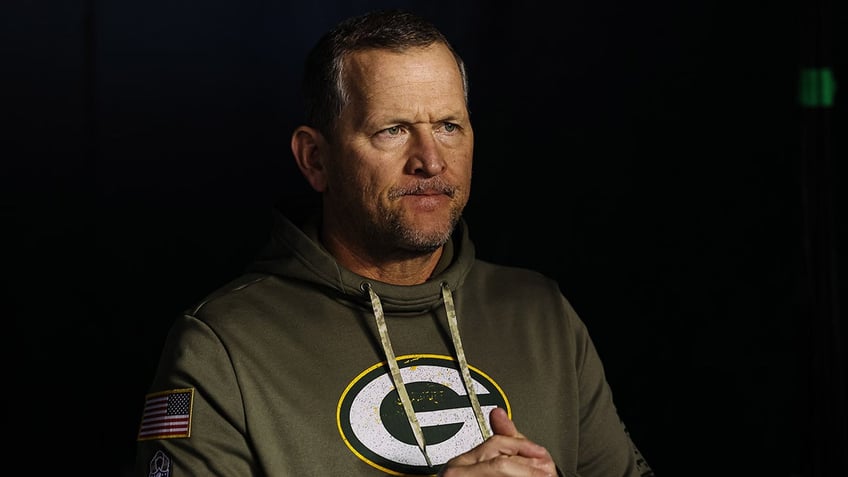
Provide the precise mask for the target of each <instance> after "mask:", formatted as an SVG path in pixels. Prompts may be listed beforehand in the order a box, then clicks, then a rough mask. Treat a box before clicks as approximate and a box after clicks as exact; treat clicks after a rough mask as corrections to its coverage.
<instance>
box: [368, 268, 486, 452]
mask: <svg viewBox="0 0 848 477" xmlns="http://www.w3.org/2000/svg"><path fill="white" fill-rule="evenodd" d="M363 287H364V288H365V289H367V290H368V294H369V295H370V297H371V309H372V310H373V311H374V318H375V319H376V320H377V330H378V331H379V332H380V344H381V345H382V346H383V352H384V353H385V354H386V361H388V364H389V370H390V371H391V375H392V382H393V383H394V385H395V389H396V390H397V392H398V395H399V396H400V400H401V403H402V404H403V410H404V413H405V414H406V419H407V421H408V422H409V425H410V427H412V432H413V434H414V435H415V441H416V442H417V444H418V448H419V449H420V450H421V454H423V455H424V460H425V461H426V462H427V466H429V467H432V466H433V464H432V462H431V461H430V457H429V456H428V455H427V443H426V442H425V440H424V432H423V431H422V430H421V424H419V422H418V418H417V417H416V415H415V409H413V407H412V400H410V399H409V393H407V391H406V385H405V384H404V382H403V377H402V376H401V375H400V368H399V367H398V364H397V359H396V358H395V353H394V350H393V349H392V342H391V340H390V339H389V329H388V327H387V326H386V318H385V316H384V314H383V305H382V303H381V302H380V297H379V296H377V293H375V292H374V289H373V288H372V287H371V284H370V283H364V284H363ZM442 298H443V299H444V302H445V311H446V312H447V316H448V325H449V326H450V333H451V339H452V340H453V345H454V350H455V351H456V358H457V361H458V363H459V371H460V374H461V375H462V381H463V383H464V384H465V390H466V392H467V393H468V398H469V400H470V401H471V407H472V409H473V411H474V417H475V418H476V419H477V425H478V426H479V427H480V433H481V435H482V436H483V440H484V441H485V440H486V439H488V438H489V437H490V436H491V433H490V432H489V428H488V427H487V426H486V420H485V418H484V417H483V411H482V410H481V408H480V401H479V400H478V399H477V392H476V391H475V390H474V383H473V382H472V381H471V372H470V371H469V369H468V362H467V361H466V360H465V351H464V349H463V347H462V341H461V340H460V337H459V325H458V323H457V318H456V308H455V307H454V304H453V296H452V295H451V291H450V288H448V285H447V283H445V282H442Z"/></svg>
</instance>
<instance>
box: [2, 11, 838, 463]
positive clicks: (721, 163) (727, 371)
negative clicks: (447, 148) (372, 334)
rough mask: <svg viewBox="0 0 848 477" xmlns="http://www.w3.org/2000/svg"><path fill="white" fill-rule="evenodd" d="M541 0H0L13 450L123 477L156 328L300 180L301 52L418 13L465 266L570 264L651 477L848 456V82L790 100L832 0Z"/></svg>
mask: <svg viewBox="0 0 848 477" xmlns="http://www.w3.org/2000/svg"><path fill="white" fill-rule="evenodd" d="M555 3H556V5H557V7H556V8H554V4H548V3H542V2H540V3H535V2H531V1H523V2H514V3H505V4H499V5H498V6H497V7H496V6H494V5H493V4H491V2H483V1H470V2H453V3H450V2H449V3H444V2H423V1H406V2H364V1H362V2H299V3H297V4H294V3H293V2H282V1H270V0H267V1H245V2H237V1H234V0H206V1H203V2H189V1H173V0H170V1H163V0H151V1H129V0H111V1H106V0H104V1H93V0H92V1H87V2H86V1H67V2H64V1H53V2H47V1H36V0H32V1H24V0H8V1H4V2H3V6H2V10H0V15H2V16H0V25H2V31H0V34H2V42H0V54H1V55H2V69H3V71H2V73H3V74H2V80H0V81H2V82H0V87H2V93H0V94H2V96H0V99H2V104H0V111H2V120H3V124H2V131H3V132H2V135H3V142H2V145H1V146H0V147H2V149H0V155H2V166H3V177H2V179H3V184H2V188H3V202H2V210H3V212H4V217H5V218H4V227H3V237H4V239H5V240H4V241H6V242H7V244H6V245H5V246H4V250H5V251H6V252H7V254H8V256H7V258H6V259H5V261H4V263H5V264H6V266H5V267H4V270H5V273H4V278H5V279H6V281H7V283H6V285H5V286H4V292H5V294H6V295H7V296H6V299H5V300H4V302H5V304H6V307H7V309H8V307H9V306H10V305H11V310H12V311H11V312H10V313H9V314H4V315H6V316H5V317H6V318H7V320H5V323H6V324H7V325H6V326H4V329H5V330H6V331H5V332H4V333H3V336H4V338H3V339H4V342H5V345H4V347H3V348H4V352H5V353H6V359H5V363H6V370H7V373H6V379H5V380H4V383H5V384H4V391H5V393H4V394H6V395H7V402H11V403H12V405H7V406H5V408H4V409H5V412H6V426H7V428H6V429H5V430H4V434H5V435H6V436H7V437H10V438H11V440H12V441H13V443H14V448H18V450H19V452H18V453H16V454H14V455H16V457H15V458H14V459H12V460H11V462H10V463H9V465H11V466H12V467H13V468H15V467H17V466H20V470H21V471H27V470H29V471H33V472H35V473H34V475H42V474H39V473H38V472H36V471H46V470H47V469H56V470H57V472H56V473H57V474H58V473H60V472H61V474H62V475H117V476H122V477H123V476H124V475H129V474H128V473H127V468H128V465H129V463H130V462H131V460H132V453H133V442H134V438H135V433H136V431H137V425H138V419H139V416H140V414H141V406H142V403H143V396H144V393H145V392H146V391H147V385H148V383H149V380H150V379H151V377H152V373H153V369H154V366H155V363H156V360H157V357H158V352H159V349H160V347H161V345H162V342H163V340H164V336H165V333H166V331H167V329H168V326H169V324H170V322H171V320H173V318H174V317H176V316H177V315H178V314H179V313H180V312H181V311H182V310H183V308H185V307H187V306H189V305H190V304H192V303H193V302H194V301H195V300H198V299H200V298H201V297H202V296H203V295H205V294H206V293H208V292H209V291H211V290H212V289H214V288H216V287H217V286H218V285H221V284H223V283H224V282H225V281H227V280H229V279H230V278H233V277H234V276H235V275H236V274H238V272H239V271H240V270H241V267H243V266H244V265H245V264H246V263H247V262H248V261H249V260H250V258H251V256H252V254H253V253H254V252H255V251H256V249H257V247H259V246H260V245H261V244H262V243H263V241H264V238H265V234H266V233H267V226H268V222H267V218H268V217H267V211H268V209H269V208H270V207H272V206H273V205H275V204H277V205H279V206H281V207H292V206H297V205H298V204H299V203H300V201H301V200H302V196H303V194H304V193H305V192H307V189H306V185H305V182H303V181H302V179H301V177H300V175H299V173H298V171H297V169H296V168H295V166H294V161H293V160H292V158H291V153H290V150H289V146H288V144H289V137H290V133H291V130H292V129H293V128H294V127H295V126H296V125H297V124H298V123H299V121H300V118H301V113H300V103H299V99H298V88H299V78H300V73H301V62H302V60H303V58H304V56H305V55H306V51H307V49H308V48H309V46H311V44H312V43H313V42H314V41H315V40H316V39H317V38H318V36H319V35H320V34H321V33H322V32H323V31H324V30H325V29H326V28H328V27H329V26H330V25H332V24H333V23H335V22H336V21H337V20H339V19H340V18H342V17H344V16H347V15H349V14H353V13H359V12H361V11H363V9H365V8H371V7H377V6H406V7H411V8H413V9H416V10H417V11H419V13H422V14H424V15H425V16H428V17H429V18H431V19H432V20H433V21H434V22H436V24H437V25H439V26H440V27H441V28H442V29H443V31H444V32H445V33H446V34H447V35H448V37H449V38H451V39H452V40H453V42H454V46H455V47H456V48H457V49H458V50H459V52H460V53H461V54H462V55H463V56H464V58H465V60H466V62H467V65H468V70H469V74H470V79H471V110H472V119H473V121H474V126H475V133H476V138H477V146H476V159H475V173H474V174H475V179H474V181H475V182H474V191H473V194H472V201H471V203H470V204H469V207H468V209H467V219H468V221H469V222H470V225H471V232H472V238H474V239H475V242H476V245H477V248H478V252H479V255H480V256H481V257H482V258H485V259H489V260H492V261H496V262H501V263H508V264H516V265H523V266H528V267H532V268H536V269H539V270H540V271H543V272H544V273H546V274H548V275H550V276H551V277H553V278H555V279H557V280H558V281H559V283H560V284H561V287H562V289H563V291H564V293H565V294H566V296H567V297H569V299H570V300H571V301H572V302H573V304H574V306H575V307H576V309H577V311H578V312H579V313H580V314H581V316H582V317H583V319H584V320H585V321H586V323H587V325H588V326H589V329H590V331H591V333H592V334H593V337H594V340H595V344H596V346H597V347H598V349H599V352H600V353H601V356H602V358H603V359H604V361H605V365H606V368H607V373H608V378H609V381H610V383H611V385H612V387H613V391H614V393H615V398H616V402H617V405H618V408H619V411H620V413H621V415H622V416H623V418H624V420H625V422H626V423H627V425H628V427H629V429H630V432H631V434H632V436H633V437H634V440H635V441H636V442H637V444H638V445H639V447H640V448H641V450H642V452H643V454H644V455H645V457H646V458H647V459H648V461H649V462H650V463H651V464H652V466H653V467H654V470H655V471H656V472H657V474H658V475H659V476H661V477H671V476H689V477H691V476H707V475H710V476H711V475H740V476H741V475H745V476H750V475H756V476H760V475H762V476H766V475H767V476H799V477H800V476H804V477H807V476H829V477H832V476H839V475H848V463H846V454H848V452H846V449H848V439H846V433H848V430H847V429H846V400H845V382H846V379H845V374H844V373H845V369H846V366H845V365H846V362H845V348H844V347H845V343H846V331H845V328H846V324H845V314H844V311H843V310H840V308H839V305H840V298H841V300H842V304H843V307H844V297H845V296H846V286H845V281H846V280H845V279H844V276H845V274H846V272H845V270H846V265H845V264H846V259H845V255H846V254H848V252H846V250H845V248H844V247H840V244H841V243H842V242H844V240H840V237H842V238H844V237H846V235H848V230H846V220H845V217H846V210H848V200H846V193H845V191H844V185H845V182H846V165H845V162H846V158H848V155H846V152H848V151H846V140H845V134H846V132H848V129H846V119H845V91H840V90H839V89H838V88H837V94H836V96H835V102H834V103H833V105H832V106H830V107H815V106H804V105H802V104H801V103H799V100H798V98H799V90H800V89H801V87H802V84H801V83H800V81H799V78H800V76H801V72H802V71H804V70H805V69H808V68H829V71H831V72H832V73H833V74H834V76H835V78H836V81H837V86H838V87H841V88H842V89H843V90H844V89H845V88H846V86H848V81H846V78H848V71H846V51H845V49H846V45H848V38H846V33H845V30H846V29H845V27H844V25H845V24H846V20H848V17H846V15H845V10H844V7H841V6H840V7H839V8H836V6H835V5H833V4H831V3H830V2H825V1H818V2H801V1H795V2H782V3H781V2H718V1H713V0H695V1H685V2H681V1H670V0H667V1H657V2H631V1H624V0H617V1H615V2H589V1H576V2H565V3H560V2H555ZM840 81H841V83H840ZM840 275H842V276H843V279H842V280H841V281H840V280H839V277H840ZM8 323H11V325H9V324H8ZM524 431H525V432H526V433H528V434H532V430H524ZM7 468H8V466H7ZM44 475H50V474H49V473H47V474H44Z"/></svg>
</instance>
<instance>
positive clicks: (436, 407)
mask: <svg viewBox="0 0 848 477" xmlns="http://www.w3.org/2000/svg"><path fill="white" fill-rule="evenodd" d="M397 362H398V367H399V368H400V373H401V376H402V377H403V382H404V383H405V384H406V390H407V393H408V394H409V397H410V399H411V401H412V406H413V408H414V409H415V415H416V417H417V419H418V423H419V424H420V425H421V430H422V432H423V433H424V440H425V441H426V443H427V455H428V456H429V457H430V461H431V462H432V463H433V466H434V467H428V466H427V464H426V462H425V460H424V456H423V455H422V454H421V451H420V450H419V449H418V446H417V444H416V442H415V436H414V434H413V432H412V428H411V427H410V424H409V421H408V420H407V418H406V414H405V413H404V410H403V404H401V401H400V397H399V396H398V393H397V391H396V390H395V387H394V384H393V383H392V379H391V375H390V371H389V368H388V365H387V364H386V363H385V362H383V363H377V364H375V365H374V366H371V367H370V368H368V369H366V370H365V371H363V372H362V373H360V374H359V376H357V377H356V378H355V379H354V380H353V381H352V382H351V383H350V384H349V385H348V386H347V389H345V391H344V393H342V396H341V398H340V399H339V405H338V410H337V415H336V419H337V422H338V425H339V432H341V435H342V439H344V441H345V443H346V444H347V446H348V448H350V450H351V451H352V452H353V453H354V454H356V455H357V456H358V457H359V458H360V459H362V460H363V461H365V462H367V463H368V464H369V465H371V466H373V467H376V468H378V469H380V470H382V471H383V472H386V473H388V474H392V475H432V474H435V473H436V472H437V471H438V468H439V467H440V466H441V465H442V464H444V463H445V462H447V461H448V460H450V459H451V458H453V457H454V456H457V455H459V454H462V453H463V452H466V451H468V450H470V449H471V448H473V447H475V446H477V445H478V444H480V443H482V442H483V436H482V434H481V433H480V428H479V426H478V424H477V420H476V419H475V417H474V411H473V409H472V408H471V402H470V400H469V398H468V393H467V392H466V390H465V385H464V384H463V382H462V376H461V375H460V373H459V367H458V364H457V362H456V361H455V360H454V359H453V358H451V357H449V356H440V355H407V356H400V357H398V358H397ZM469 370H470V371H471V379H472V381H473V383H474V391H475V393H476V394H477V398H478V400H479V401H480V407H481V409H482V411H483V415H484V416H485V418H486V425H487V426H489V427H490V428H491V424H489V413H490V412H491V411H492V409H494V408H496V407H501V408H503V409H505V410H506V411H507V413H508V414H510V416H511V415H512V412H511V410H510V407H509V402H508V401H507V399H506V395H504V393H503V391H502V390H501V388H500V387H499V386H498V385H497V384H496V383H495V382H494V381H492V379H491V378H490V377H489V376H487V375H485V374H484V373H482V372H481V371H479V370H477V369H475V368H473V367H471V366H469Z"/></svg>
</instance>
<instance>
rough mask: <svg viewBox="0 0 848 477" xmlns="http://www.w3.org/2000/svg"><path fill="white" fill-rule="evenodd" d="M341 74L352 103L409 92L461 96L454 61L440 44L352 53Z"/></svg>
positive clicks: (459, 77)
mask: <svg viewBox="0 0 848 477" xmlns="http://www.w3.org/2000/svg"><path fill="white" fill-rule="evenodd" d="M344 75H345V80H346V84H347V87H348V93H349V94H350V95H351V98H350V99H351V100H354V101H363V100H364V101H372V100H374V99H375V97H380V96H384V97H392V96H399V95H407V94H410V93H411V92H412V91H423V92H441V93H449V92H458V93H459V94H464V92H463V85H462V76H461V74H460V71H459V66H458V65H457V63H456V59H455V58H454V56H453V54H452V53H451V51H450V50H449V49H448V47H447V46H445V45H444V44H442V43H434V44H432V45H429V46H426V47H415V48H408V49H406V50H403V51H393V50H385V49H368V50H362V51H356V52H353V53H351V54H349V55H348V56H347V58H346V59H345V64H344ZM452 94H456V93H452Z"/></svg>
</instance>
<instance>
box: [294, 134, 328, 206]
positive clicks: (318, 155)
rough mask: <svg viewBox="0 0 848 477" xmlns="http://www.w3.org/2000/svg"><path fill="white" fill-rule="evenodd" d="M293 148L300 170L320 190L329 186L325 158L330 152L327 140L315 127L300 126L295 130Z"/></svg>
mask: <svg viewBox="0 0 848 477" xmlns="http://www.w3.org/2000/svg"><path fill="white" fill-rule="evenodd" d="M291 149H292V153H293V154H294V160H295V162H297V167H298V168H300V172H301V173H302V174H303V176H304V177H305V178H306V180H307V181H309V185H311V186H312V188H313V189H315V190H316V191H318V192H324V190H325V189H326V188H327V171H326V169H325V167H324V162H323V161H324V159H325V157H326V154H327V152H328V148H327V141H325V140H324V136H323V135H322V134H321V133H320V132H319V131H318V130H317V129H315V128H311V127H309V126H300V127H298V128H297V129H295V130H294V132H293V133H292V138H291Z"/></svg>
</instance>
